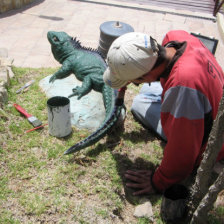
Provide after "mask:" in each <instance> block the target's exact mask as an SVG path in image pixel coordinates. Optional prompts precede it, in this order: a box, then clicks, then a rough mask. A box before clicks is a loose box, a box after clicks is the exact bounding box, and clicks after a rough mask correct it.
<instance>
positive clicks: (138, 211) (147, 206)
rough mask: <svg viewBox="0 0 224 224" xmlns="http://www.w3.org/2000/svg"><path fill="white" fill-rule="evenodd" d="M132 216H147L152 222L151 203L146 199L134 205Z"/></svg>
mask: <svg viewBox="0 0 224 224" xmlns="http://www.w3.org/2000/svg"><path fill="white" fill-rule="evenodd" d="M134 216H135V217H138V218H143V217H144V218H148V219H149V220H150V221H152V222H153V212H152V204H151V202H150V201H149V200H148V199H145V200H143V202H142V204H139V205H137V206H136V207H135V211H134Z"/></svg>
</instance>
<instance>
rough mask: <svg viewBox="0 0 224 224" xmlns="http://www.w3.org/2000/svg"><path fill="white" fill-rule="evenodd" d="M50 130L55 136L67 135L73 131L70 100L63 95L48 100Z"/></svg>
mask: <svg viewBox="0 0 224 224" xmlns="http://www.w3.org/2000/svg"><path fill="white" fill-rule="evenodd" d="M47 108H48V127H49V129H48V131H49V134H50V135H52V136H55V137H59V138H62V137H65V136H68V135H69V134H70V133H71V132H72V126H71V115H70V100H69V99H68V98H67V97H63V96H54V97H52V98H50V99H48V101H47Z"/></svg>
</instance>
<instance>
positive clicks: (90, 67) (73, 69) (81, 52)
mask: <svg viewBox="0 0 224 224" xmlns="http://www.w3.org/2000/svg"><path fill="white" fill-rule="evenodd" d="M47 38H48V40H49V42H50V44H51V50H52V53H53V55H54V58H55V59H56V60H57V61H58V62H59V63H60V64H62V67H61V68H60V69H59V70H58V71H57V72H55V73H54V74H53V75H52V77H51V78H50V80H49V82H54V81H55V80H56V79H63V78H65V77H67V76H69V75H71V74H74V75H75V76H76V78H77V79H78V80H80V81H82V86H76V87H75V88H74V89H73V93H72V94H71V95H69V96H68V97H72V96H78V99H80V98H81V97H83V96H84V95H86V94H88V93H89V92H90V91H91V90H92V89H93V90H95V91H98V92H101V93H102V95H103V102H104V107H105V110H106V116H105V119H104V122H103V123H102V124H101V126H100V127H99V128H98V129H97V130H96V131H95V132H94V133H92V134H91V135H90V136H88V137H87V138H85V139H84V140H82V141H80V142H78V143H76V144H75V145H73V146H72V147H70V148H69V149H68V150H66V151H65V153H64V154H70V153H74V152H77V151H79V150H81V149H83V148H86V147H88V146H90V145H93V144H95V143H96V142H98V141H99V140H100V139H101V138H103V137H104V136H105V135H106V134H107V133H108V131H109V130H110V129H111V128H112V127H113V126H114V125H115V124H116V122H117V121H118V119H119V117H120V114H121V110H122V108H124V105H123V101H122V100H118V99H116V96H117V91H115V90H113V89H112V88H111V87H109V86H108V85H106V84H105V83H104V81H103V73H104V71H105V69H106V67H107V64H106V62H105V60H104V59H103V57H102V56H101V54H100V53H99V52H98V51H97V50H93V49H91V48H86V47H83V46H81V43H80V42H79V41H78V40H76V38H72V37H70V36H69V35H68V34H67V33H65V32H55V31H49V32H48V33H47Z"/></svg>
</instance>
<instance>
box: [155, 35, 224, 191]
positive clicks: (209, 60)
mask: <svg viewBox="0 0 224 224" xmlns="http://www.w3.org/2000/svg"><path fill="white" fill-rule="evenodd" d="M170 41H177V42H184V41H185V42H186V43H187V44H186V48H185V50H184V52H183V54H182V55H181V56H180V57H179V59H178V60H177V61H176V62H175V63H174V65H173V67H172V69H171V72H170V73H169V75H168V77H167V78H161V80H160V81H161V84H162V87H163V93H162V105H161V122H162V127H163V130H164V133H165V135H166V137H167V144H166V147H165V149H164V157H163V160H162V162H161V165H160V166H159V167H158V169H157V170H156V171H155V173H154V175H153V184H154V185H155V187H156V188H157V189H158V190H159V191H163V190H165V189H166V188H168V187H169V186H171V185H172V184H174V183H177V182H180V181H182V180H184V179H185V178H186V177H187V176H189V174H190V173H191V172H192V171H193V169H194V168H195V167H196V166H197V165H198V164H199V162H200V161H201V156H202V153H203V151H204V150H205V147H206V143H207V138H206V141H205V142H204V143H203V138H204V135H205V130H206V125H205V124H207V123H206V119H205V118H209V116H210V117H211V119H210V120H214V119H215V117H216V114H217V112H218V106H219V102H220V100H221V97H222V93H223V87H224V74H223V71H222V69H221V67H220V66H219V65H218V63H217V61H216V60H215V57H214V56H213V55H212V54H211V53H210V51H209V50H208V49H207V48H206V47H205V46H204V45H203V44H202V43H201V42H200V41H199V39H198V38H196V37H194V36H192V35H190V34H189V33H187V32H185V31H171V32H169V33H167V34H166V36H165V38H164V40H163V43H162V45H163V46H165V45H166V44H167V43H169V42H170ZM221 158H224V144H223V147H222V150H221V151H220V153H219V156H218V159H221Z"/></svg>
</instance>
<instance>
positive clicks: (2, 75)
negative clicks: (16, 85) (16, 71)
mask: <svg viewBox="0 0 224 224" xmlns="http://www.w3.org/2000/svg"><path fill="white" fill-rule="evenodd" d="M0 81H3V82H4V86H9V84H10V78H9V72H8V69H7V67H0Z"/></svg>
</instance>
